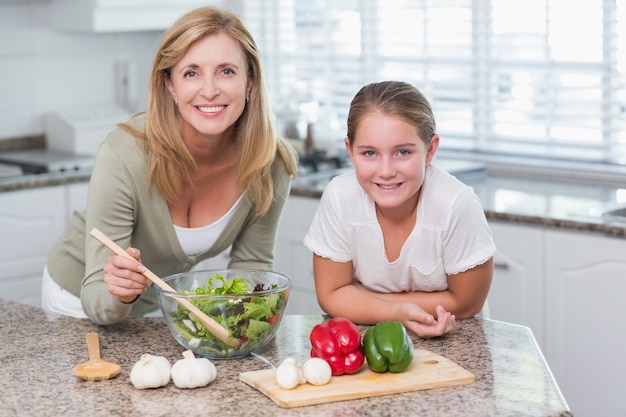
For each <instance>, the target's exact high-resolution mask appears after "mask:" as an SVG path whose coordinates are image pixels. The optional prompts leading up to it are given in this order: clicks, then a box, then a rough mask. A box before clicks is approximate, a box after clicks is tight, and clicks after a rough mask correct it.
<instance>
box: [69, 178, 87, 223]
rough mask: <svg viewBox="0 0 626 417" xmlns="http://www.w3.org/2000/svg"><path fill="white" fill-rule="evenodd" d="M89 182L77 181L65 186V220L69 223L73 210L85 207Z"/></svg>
mask: <svg viewBox="0 0 626 417" xmlns="http://www.w3.org/2000/svg"><path fill="white" fill-rule="evenodd" d="M88 191H89V182H77V183H72V184H68V185H66V186H65V193H66V209H65V213H66V216H67V217H66V221H67V223H69V221H70V219H71V218H72V215H73V214H74V211H76V210H84V209H85V208H86V207H87V192H88Z"/></svg>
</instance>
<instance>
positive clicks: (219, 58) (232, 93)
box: [165, 33, 250, 138]
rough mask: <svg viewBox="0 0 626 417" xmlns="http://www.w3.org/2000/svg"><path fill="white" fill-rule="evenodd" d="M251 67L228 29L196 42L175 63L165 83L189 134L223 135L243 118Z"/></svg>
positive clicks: (186, 135)
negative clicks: (226, 31)
mask: <svg viewBox="0 0 626 417" xmlns="http://www.w3.org/2000/svg"><path fill="white" fill-rule="evenodd" d="M247 67H248V66H247V60H246V56H245V54H244V51H243V50H242V48H241V47H240V46H239V44H238V43H237V42H236V41H235V40H234V39H232V38H231V37H229V36H228V35H226V34H224V33H219V34H216V35H211V36H207V37H205V38H202V39H200V40H198V41H197V42H195V43H193V44H192V45H191V47H190V48H189V50H188V51H187V53H185V55H184V56H183V57H182V59H181V60H180V61H179V62H178V63H177V64H176V65H174V66H173V67H172V69H171V71H170V76H169V78H167V77H166V79H165V80H166V81H165V84H166V86H167V88H168V90H169V92H170V94H171V95H172V97H173V98H174V100H176V101H177V102H178V110H179V112H180V115H181V119H182V125H183V132H184V135H185V137H186V138H188V137H191V136H194V135H197V134H199V135H203V136H219V135H221V134H223V133H224V132H225V131H226V130H227V129H228V128H230V127H231V126H232V125H233V124H234V123H235V122H236V121H237V119H239V116H241V113H243V110H244V108H245V105H246V97H247V95H248V94H249V91H250V82H249V79H248V73H247Z"/></svg>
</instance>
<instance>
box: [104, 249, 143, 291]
mask: <svg viewBox="0 0 626 417" xmlns="http://www.w3.org/2000/svg"><path fill="white" fill-rule="evenodd" d="M126 252H127V253H128V254H129V255H130V256H132V257H133V258H134V259H129V258H126V257H124V256H120V255H112V256H110V257H109V261H108V262H107V264H106V265H105V266H104V283H105V284H106V285H107V288H108V290H109V293H111V295H113V296H114V297H115V298H117V299H118V300H119V301H120V302H122V303H132V302H133V301H135V299H137V297H139V296H140V295H141V294H143V292H144V291H145V290H146V288H148V286H149V285H150V280H149V279H148V278H146V277H145V276H144V275H143V274H142V272H143V271H145V270H146V268H145V267H144V266H143V265H142V264H141V253H140V252H139V249H135V248H128V249H126Z"/></svg>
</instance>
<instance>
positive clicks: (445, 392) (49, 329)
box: [0, 299, 571, 417]
mask: <svg viewBox="0 0 626 417" xmlns="http://www.w3.org/2000/svg"><path fill="white" fill-rule="evenodd" d="M0 309H1V310H2V317H1V318H0V363H1V364H2V372H1V373H0V385H1V386H2V390H0V403H1V404H0V415H3V416H38V417H45V416H66V417H69V416H92V417H97V416H128V417H133V416H186V417H193V416H210V415H220V416H238V417H242V416H255V417H259V416H261V417H262V416H272V417H274V416H337V417H338V416H400V415H402V416H409V415H410V416H417V415H427V416H438V415H445V416H449V417H452V416H482V417H488V416H522V415H523V416H571V413H570V411H569V408H568V406H567V403H566V401H565V399H564V398H563V397H562V395H561V393H560V390H559V388H558V386H557V385H556V383H555V381H554V379H553V378H552V374H551V372H550V370H549V369H548V367H547V365H546V362H545V360H544V358H543V356H542V354H541V352H540V351H539V349H538V348H537V345H536V343H535V339H534V337H533V335H532V333H531V331H530V330H529V329H528V328H526V327H522V326H517V325H512V324H507V323H502V322H497V321H491V320H482V319H477V318H475V319H469V320H463V321H461V322H460V323H459V326H458V330H456V331H455V332H454V333H453V334H451V335H449V336H446V337H442V338H436V339H430V340H422V339H414V343H415V346H416V347H418V348H422V349H428V350H430V351H433V352H435V353H437V354H439V355H442V356H445V357H447V358H449V359H451V360H452V361H454V362H456V363H457V364H459V365H461V366H462V367H464V368H465V369H467V370H469V371H470V372H472V373H473V374H474V375H475V376H476V382H475V383H473V384H471V385H463V386H455V387H449V388H436V389H431V390H426V391H417V392H412V393H405V394H396V395H387V396H381V397H373V398H365V399H359V400H350V401H340V402H334V403H329V404H323V405H317V406H306V407H297V408H291V409H287V408H281V407H279V406H278V405H276V404H275V403H274V402H272V401H271V400H270V399H268V398H267V397H265V396H264V395H263V394H261V393H260V392H258V391H256V390H255V389H253V388H251V387H250V386H248V385H246V384H244V383H243V382H241V381H240V380H239V378H238V376H239V373H241V372H244V371H252V370H259V369H266V368H267V365H266V364H265V363H263V362H262V361H261V360H259V359H257V358H255V357H247V358H244V359H236V360H224V361H214V363H215V364H216V366H217V372H218V377H217V379H216V380H215V381H214V382H213V383H211V384H210V385H209V386H207V387H204V388H197V389H193V390H181V389H178V388H176V387H175V386H174V385H173V383H171V382H170V384H169V385H167V386H165V387H162V388H158V389H153V390H137V389H135V388H134V387H133V385H132V384H131V383H130V379H129V373H130V370H131V368H132V366H133V364H134V363H135V362H136V361H137V360H138V359H139V357H140V356H141V355H142V354H143V353H151V354H153V355H161V356H165V357H166V358H168V359H169V360H170V361H171V362H172V363H173V362H174V361H175V360H176V359H178V358H180V357H182V356H181V353H182V352H183V350H184V348H183V347H182V346H180V345H178V344H177V342H176V341H175V340H174V339H173V338H172V336H171V335H170V333H169V331H168V330H167V327H166V325H165V323H164V321H163V319H162V318H133V319H127V320H125V321H124V322H122V323H120V324H117V325H114V326H110V327H100V326H96V325H94V324H92V323H91V322H90V321H89V320H87V319H75V318H70V317H48V316H47V315H46V313H45V312H44V311H42V310H40V309H37V308H35V307H31V306H27V305H25V304H19V303H15V302H11V301H6V300H3V299H0ZM322 320H323V317H322V316H285V317H284V318H283V322H282V323H281V325H280V328H279V330H278V332H277V334H276V337H275V338H274V339H273V340H272V341H271V342H270V343H269V344H268V345H267V346H266V347H264V348H263V349H261V350H260V351H259V352H258V353H259V354H261V355H262V356H264V357H265V358H267V359H269V360H270V361H271V362H272V363H275V364H276V363H279V362H280V361H281V360H282V359H284V358H285V357H287V356H293V357H295V358H297V359H298V360H299V361H300V362H303V361H304V360H306V359H308V357H309V349H310V343H309V341H308V335H309V333H310V330H311V328H312V327H313V326H314V325H315V324H317V323H319V322H321V321H322ZM361 330H363V331H364V330H365V327H361ZM87 332H97V333H98V334H99V337H100V348H101V357H102V359H104V360H106V361H109V362H115V363H118V364H120V365H121V367H122V371H121V373H120V375H119V376H117V377H116V378H113V379H110V380H105V381H82V380H79V379H78V378H76V377H75V376H74V375H73V374H72V368H73V367H74V366H75V365H77V364H79V363H82V362H85V361H87V360H88V354H87V347H86V343H85V333H87Z"/></svg>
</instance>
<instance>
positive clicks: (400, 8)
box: [242, 0, 626, 164]
mask: <svg viewBox="0 0 626 417" xmlns="http://www.w3.org/2000/svg"><path fill="white" fill-rule="evenodd" d="M242 15H243V16H242V17H243V18H244V20H245V21H246V23H247V25H248V26H249V27H250V29H251V31H252V32H253V34H254V36H255V38H256V40H257V42H258V44H259V48H260V50H261V52H262V55H263V63H264V71H265V74H266V78H267V83H268V87H269V91H270V96H271V99H272V105H273V108H274V110H275V112H276V114H277V116H278V118H279V119H287V118H289V117H296V116H297V117H300V118H301V119H305V120H309V121H313V122H316V123H319V124H322V125H323V126H326V127H327V129H326V130H328V131H330V134H331V135H336V136H337V137H338V139H341V138H343V135H345V120H346V117H347V113H348V109H349V103H350V101H351V99H352V97H353V96H354V94H355V93H356V92H357V91H358V89H359V88H360V87H361V86H363V85H364V84H366V83H369V82H374V81H381V80H388V79H396V80H403V81H407V82H410V83H412V84H414V85H415V86H416V87H418V88H419V89H420V90H421V91H422V92H423V93H424V94H425V95H426V96H427V97H428V98H429V100H430V101H431V103H432V104H433V108H434V111H435V117H436V120H437V126H438V132H439V134H440V136H441V149H450V150H464V151H471V152H487V153H496V154H507V155H518V156H540V157H550V158H558V159H564V160H579V161H594V162H603V163H615V164H626V120H625V119H626V118H625V113H626V0H585V1H584V2H571V1H568V0H242Z"/></svg>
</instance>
